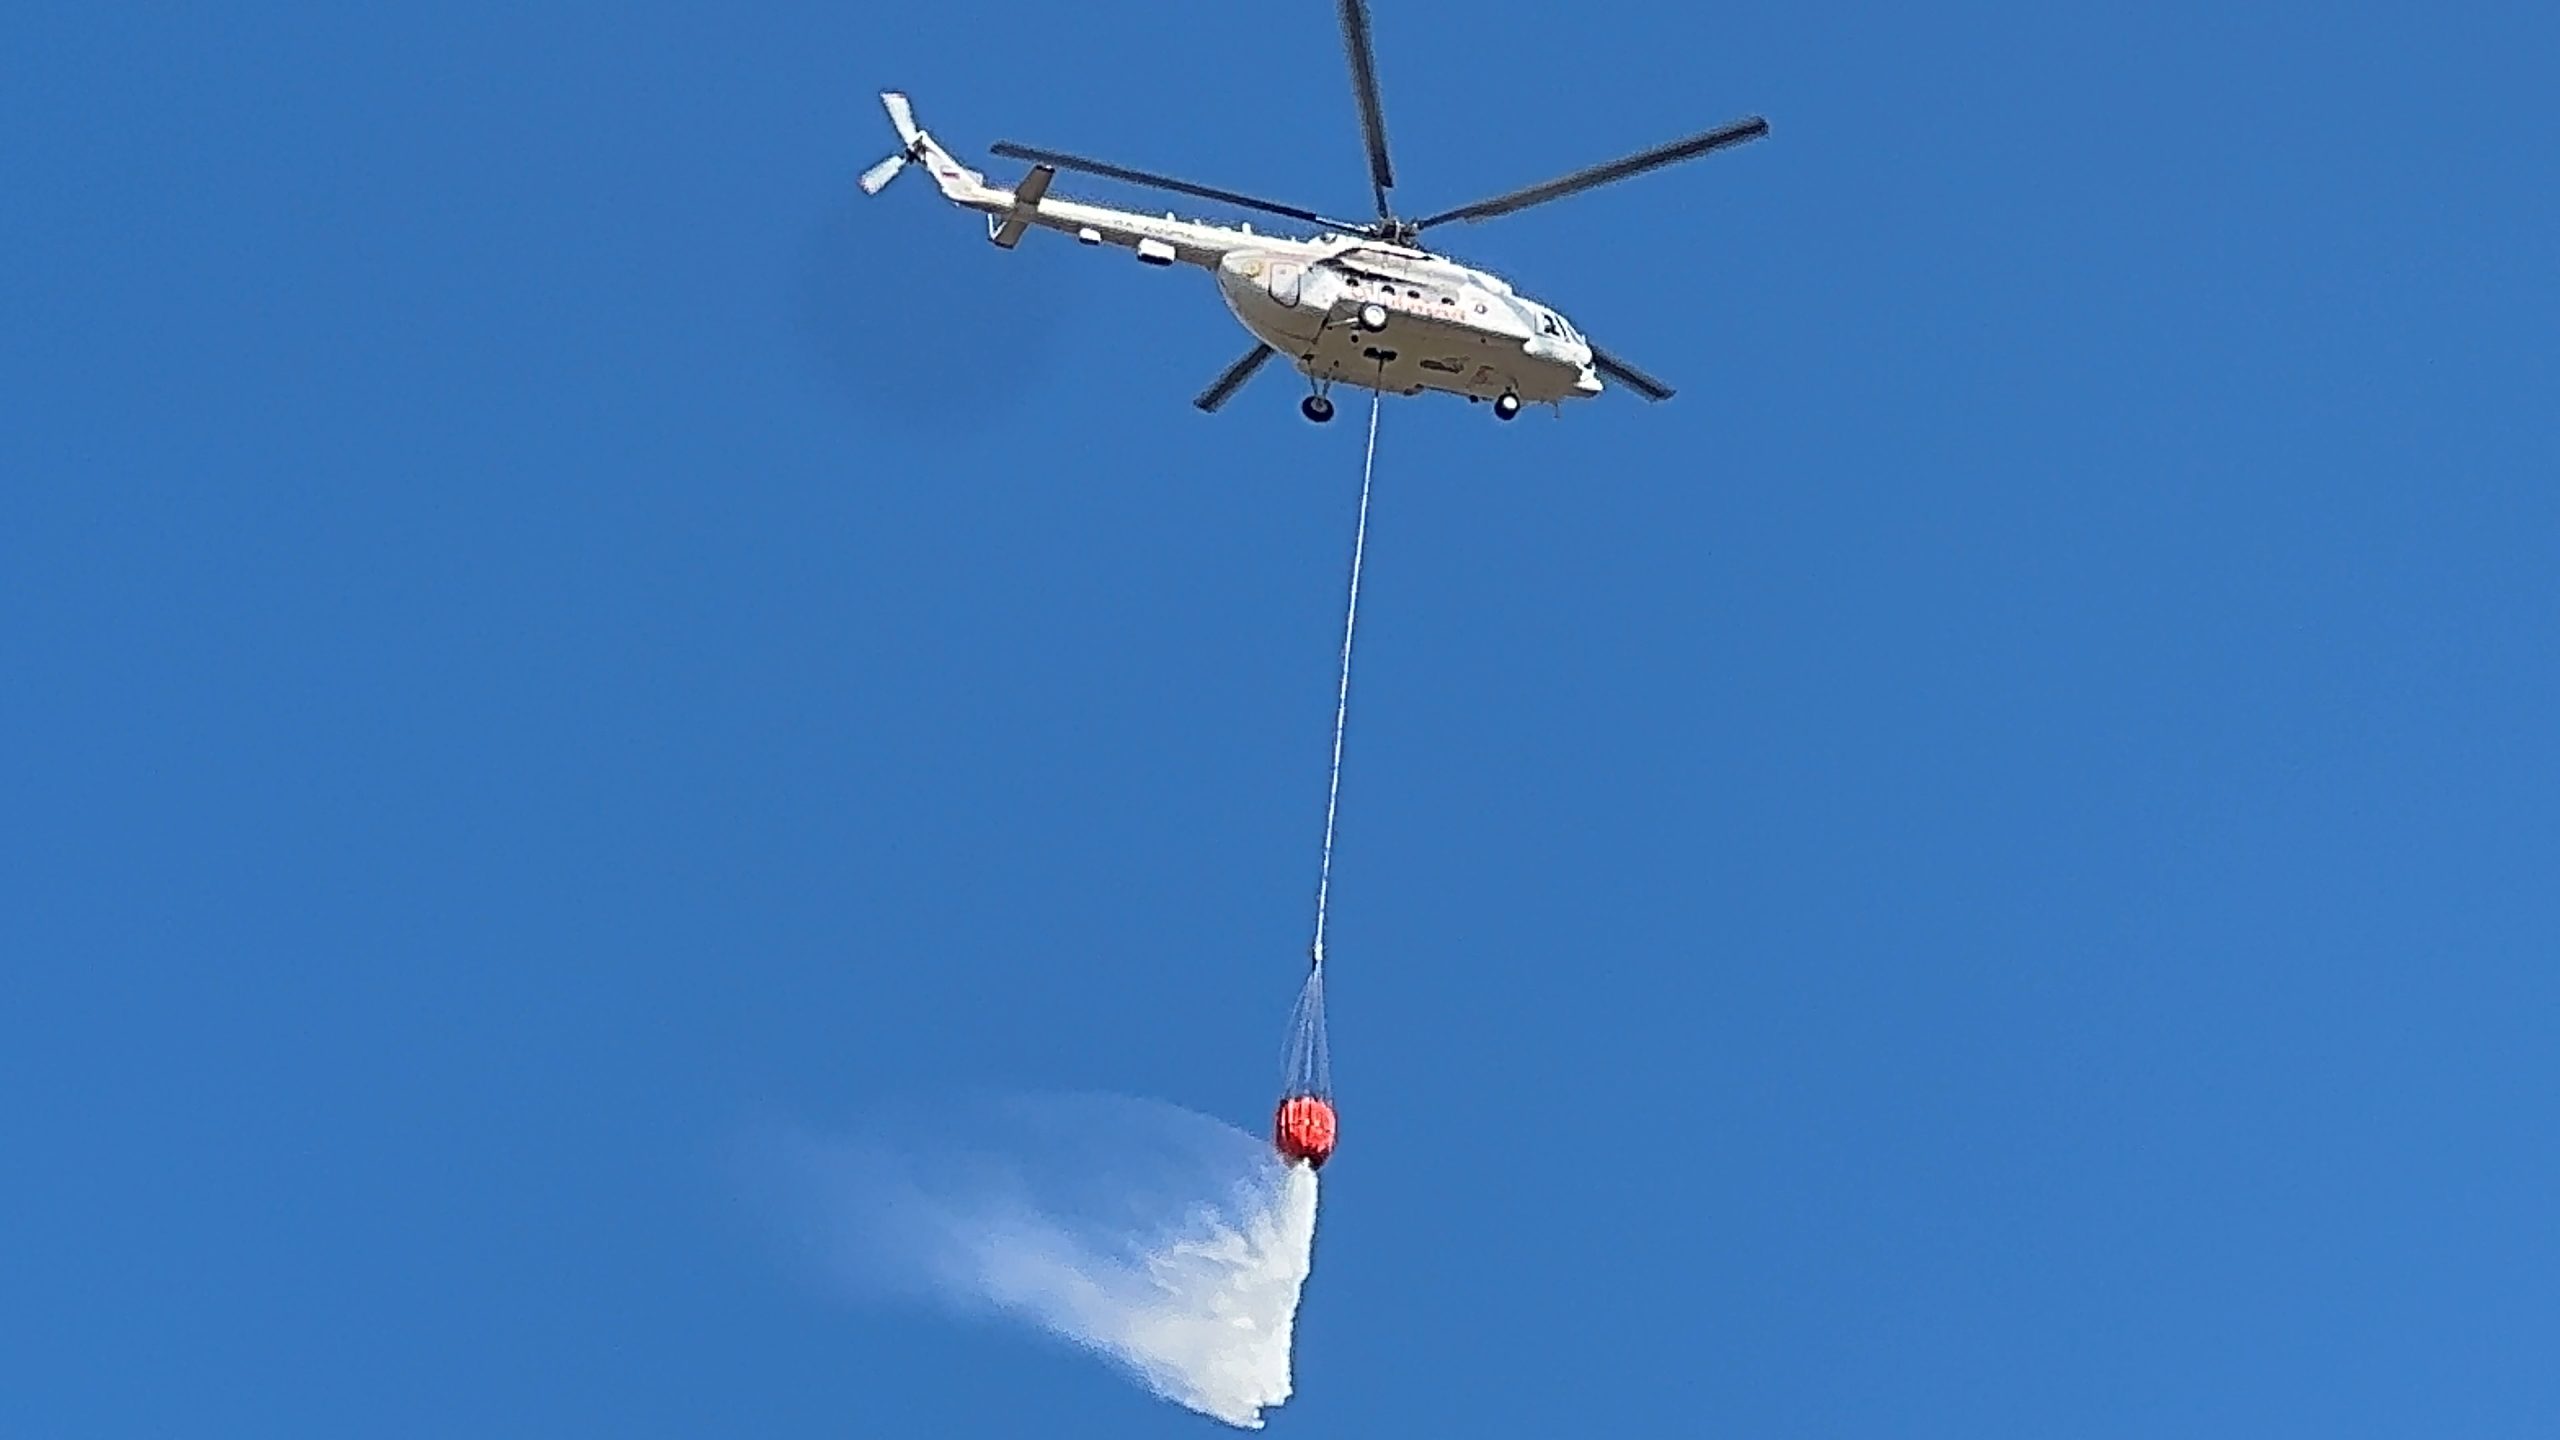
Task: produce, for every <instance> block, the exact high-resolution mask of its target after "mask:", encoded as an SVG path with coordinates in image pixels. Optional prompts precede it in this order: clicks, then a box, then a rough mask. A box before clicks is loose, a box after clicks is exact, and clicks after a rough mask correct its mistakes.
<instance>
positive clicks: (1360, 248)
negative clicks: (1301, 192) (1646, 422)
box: [861, 0, 1769, 424]
mask: <svg viewBox="0 0 2560 1440" xmlns="http://www.w3.org/2000/svg"><path fill="white" fill-rule="evenodd" d="M1339 3H1340V6H1341V21H1342V41H1343V49H1344V51H1345V53H1346V54H1347V56H1348V58H1349V60H1350V66H1351V89H1352V96H1353V99H1354V100H1355V101H1356V102H1357V104H1358V106H1359V111H1360V133H1361V139H1362V141H1363V142H1364V143H1365V144H1366V146H1367V148H1368V158H1369V184H1370V191H1371V195H1372V198H1373V199H1374V200H1375V201H1376V203H1377V211H1378V218H1377V219H1375V220H1371V221H1343V220H1336V219H1331V218H1328V217H1327V216H1325V215H1323V214H1321V213H1319V212H1317V211H1314V210H1309V209H1305V208H1303V207H1300V206H1295V205H1283V204H1279V203H1277V202H1274V201H1270V200H1263V199H1259V198H1256V197H1254V196H1251V195H1246V194H1241V193H1238V192H1236V191H1233V190H1224V189H1219V188H1217V187H1214V186H1209V185H1199V184H1194V183H1192V182H1190V181H1188V180H1181V179H1176V178H1174V177H1172V176H1168V175H1159V174H1154V173H1151V172H1149V171H1144V170H1136V169H1131V168H1129V167H1127V166H1123V165H1113V164H1108V163H1105V162H1103V161H1099V160H1091V159H1086V158H1084V157H1083V156H1079V155H1071V154H1068V153H1066V152H1064V151H1060V150H1047V149H1042V148H1039V147H1036V146H1031V145H1017V144H1014V143H1012V142H1011V141H1003V142H999V143H998V144H996V145H994V146H993V147H991V149H992V151H993V153H995V154H996V155H999V156H1002V157H1004V158H1006V159H1009V160H1021V161H1027V162H1029V163H1030V165H1031V170H1030V173H1029V174H1027V175H1025V176H1024V177H1023V178H1022V180H1021V181H1020V182H1018V183H1016V184H1015V185H1013V186H1011V187H1009V188H1008V187H1004V186H998V185H991V184H989V183H988V181H987V177H986V176H985V175H983V174H981V173H980V172H978V171H976V170H972V169H970V168H969V167H967V166H965V165H963V164H961V163H960V162H959V160H957V159H956V158H954V157H953V156H952V154H951V152H950V151H948V150H946V149H944V148H943V147H942V146H941V144H940V143H938V142H937V141H935V140H934V138H933V137H932V136H931V135H929V134H927V133H926V132H925V131H923V130H922V129H919V128H918V127H917V125H916V120H915V112H914V107H913V106H912V105H911V104H910V103H909V101H908V99H907V97H906V96H905V95H903V94H900V93H897V92H895V91H889V92H884V93H883V94H882V95H881V97H880V102H881V105H882V107H883V108H884V109H886V110H887V111H888V114H889V122H890V124H891V125H892V126H893V127H894V128H895V129H896V131H897V134H898V143H899V149H898V150H897V152H896V153H895V154H892V155H890V156H889V157H888V158H887V159H885V160H882V161H881V162H880V163H879V164H877V165H874V166H872V167H871V169H870V170H868V171H866V172H864V174H863V176H862V179H861V185H862V189H863V192H864V193H865V194H871V195H877V194H879V193H880V191H881V190H882V189H883V188H884V187H886V186H887V185H888V184H889V182H890V181H892V180H894V179H896V178H897V175H898V173H899V172H900V171H901V170H903V169H905V168H906V167H907V166H908V165H909V164H910V163H920V164H922V165H923V166H924V168H925V170H926V172H927V173H928V174H930V175H932V177H933V180H934V183H935V184H936V185H938V186H939V187H941V190H942V193H943V196H944V197H945V198H946V199H948V200H950V201H951V202H952V203H954V204H956V205H960V206H962V207H964V208H967V209H970V210H975V211H979V212H981V213H983V214H984V215H985V216H986V217H987V238H988V239H989V240H990V241H992V242H994V243H995V244H996V245H997V246H998V247H1000V248H1003V249H1007V250H1010V249H1012V248H1013V247H1014V246H1016V245H1018V244H1020V243H1021V241H1022V237H1023V235H1024V234H1026V233H1027V232H1028V231H1029V230H1030V229H1031V228H1032V227H1034V226H1037V227H1039V228H1041V229H1044V230H1056V231H1062V232H1064V233H1066V234H1070V235H1073V236H1074V237H1075V238H1076V239H1077V240H1078V241H1080V242H1082V243H1083V244H1086V245H1096V246H1099V245H1111V246H1117V247H1120V248H1122V249H1127V250H1130V251H1133V252H1135V254H1136V255H1137V258H1138V259H1139V260H1140V261H1141V262H1143V263H1145V264H1148V265H1156V266H1173V265H1177V264H1182V265H1197V266H1199V267H1201V268H1203V269H1205V270H1208V271H1209V272H1210V273H1211V274H1212V275H1214V276H1215V277H1216V279H1217V284H1218V289H1219V292H1220V294H1221V295H1222V296H1223V297H1224V298H1225V300H1226V302H1227V307H1228V308H1229V309H1230V310H1232V311H1234V312H1235V317H1236V319H1237V320H1238V321H1239V322H1240V323H1242V324H1243V326H1244V328H1245V329H1246V330H1247V331H1249V332H1251V333H1252V335H1253V337H1254V342H1255V343H1254V347H1253V349H1251V350H1250V351H1247V352H1246V353H1245V355H1244V357H1243V358H1242V359H1240V360H1238V361H1236V362H1235V363H1234V364H1233V365H1230V366H1228V367H1227V369H1226V371H1225V373H1223V374H1221V375H1220V376H1218V378H1217V379H1216V380H1214V381H1212V382H1210V385H1209V387H1208V388H1207V389H1205V390H1203V391H1201V392H1200V394H1199V395H1198V396H1197V397H1196V398H1195V399H1194V400H1193V401H1192V403H1193V404H1194V405H1195V406H1197V407H1199V408H1200V409H1201V410H1203V411H1209V412H1214V411H1216V410H1217V409H1218V408H1219V407H1220V406H1222V405H1224V404H1226V403H1227V401H1228V399H1229V398H1230V397H1232V396H1233V395H1234V394H1235V393H1236V392H1237V391H1238V390H1240V389H1242V388H1243V386H1244V384H1245V382H1246V381H1248V380H1251V379H1252V378H1253V376H1254V374H1255V372H1257V371H1259V370H1260V369H1261V368H1262V366H1263V365H1264V363H1265V362H1267V361H1269V360H1270V359H1271V357H1272V356H1274V355H1287V356H1289V357H1290V359H1291V361H1292V362H1293V363H1294V364H1295V365H1296V367H1297V369H1298V371H1299V372H1300V373H1301V374H1303V375H1304V376H1306V377H1307V379H1308V380H1309V381H1310V382H1311V385H1312V393H1310V394H1309V395H1307V397H1306V398H1305V399H1303V400H1302V401H1300V402H1299V410H1300V412H1301V413H1302V414H1304V415H1305V416H1306V417H1307V419H1309V420H1311V421H1314V422H1316V423H1318V424H1322V423H1324V422H1325V421H1328V420H1330V419H1332V418H1333V413H1334V409H1333V401H1332V399H1331V398H1330V392H1331V390H1332V388H1333V386H1334V385H1335V384H1336V383H1337V382H1341V383H1348V384H1350V385H1352V386H1354V387H1355V388H1359V389H1369V390H1377V391H1381V392H1384V393H1387V394H1395V395H1419V394H1421V393H1423V392H1424V391H1426V390H1431V391H1440V392H1444V393H1447V394H1451V395H1463V396H1465V397H1467V399H1468V400H1469V401H1471V402H1477V403H1482V402H1485V401H1490V402H1492V405H1493V413H1494V414H1495V416H1497V417H1498V418H1500V419H1503V420H1509V419H1512V418H1513V417H1515V416H1517V415H1518V414H1519V413H1520V409H1521V407H1522V406H1523V405H1526V404H1552V405H1555V406H1557V408H1558V413H1562V402H1564V401H1566V400H1579V399H1588V398H1590V397H1592V396H1596V395H1598V394H1600V393H1601V392H1602V391H1603V390H1604V389H1605V388H1607V387H1606V385H1605V384H1604V383H1603V380H1602V377H1604V376H1605V377H1607V379H1608V380H1611V381H1615V382H1617V383H1618V384H1620V385H1623V386H1625V387H1626V388H1627V389H1629V390H1632V391H1634V392H1635V393H1636V394H1638V395H1641V396H1643V397H1644V398H1646V399H1647V400H1651V401H1662V400H1668V399H1670V398H1671V395H1672V390H1671V387H1670V386H1668V385H1665V384H1663V383H1662V382H1661V381H1659V380H1656V379H1654V378H1653V377H1652V376H1650V375H1647V374H1646V373H1644V372H1643V371H1641V370H1638V369H1637V368H1636V367H1634V366H1633V365H1630V364H1628V363H1627V362H1626V361H1624V360H1621V359H1619V358H1618V357H1617V356H1615V355H1612V354H1610V353H1609V352H1608V351H1606V350H1603V349H1601V348H1600V347H1599V346H1598V345H1596V344H1594V343H1592V342H1591V341H1590V340H1589V339H1587V338H1585V337H1584V336H1583V335H1582V333H1581V332H1580V331H1578V330H1576V329H1575V328H1574V326H1573V323H1572V322H1571V321H1569V320H1567V319H1565V317H1564V316H1563V315H1562V314H1561V313H1559V312H1557V311H1556V310H1555V309H1553V308H1552V307H1549V306H1547V305H1544V304H1541V303H1539V302H1538V301H1536V300H1533V299H1530V298H1529V297H1527V296H1525V295H1522V294H1520V293H1519V292H1517V291H1515V290H1513V289H1512V288H1511V285H1510V283H1509V282H1508V281H1506V280H1504V279H1503V278H1502V277H1500V276H1498V275H1495V274H1493V273H1492V272H1490V271H1487V270H1482V269H1478V268H1476V267H1474V266H1470V265H1466V264H1462V263H1460V262H1458V261H1456V260H1452V259H1450V258H1449V257H1447V256H1445V255H1439V254H1435V253H1433V252H1431V251H1429V250H1426V249H1423V248H1421V246H1420V244H1419V240H1420V237H1421V235H1422V233H1423V232H1424V231H1426V230H1430V229H1433V228H1435V227H1438V226H1441V225H1446V224H1450V223H1453V222H1466V223H1475V222H1481V221H1485V220H1491V219H1494V218H1496V217H1498V216H1503V215H1510V214H1514V213H1516V212H1518V211H1522V210H1526V209H1528V208H1530V207H1531V206H1535V205H1544V204H1547V203H1548V202H1550V201H1554V200H1561V199H1563V198H1564V197H1566V196H1568V195H1575V194H1579V193H1581V192H1582V191H1585V190H1589V189H1593V188H1595V187H1597V186H1601V185H1608V184H1612V183H1614V182H1616V181H1620V180H1625V179H1629V178H1632V177H1634V176H1637V175H1641V174H1644V173H1646V172H1647V171H1651V170H1657V169H1660V168H1661V167H1663V166H1665V165H1671V164H1675V163H1677V162H1679V161H1682V160H1689V159H1694V158H1696V157H1697V156H1700V155H1705V154H1709V153H1711V152H1713V151H1717V150H1722V149H1725V148H1727V147H1729V146H1734V145H1740V144H1742V143H1744V142H1746V141H1751V140H1757V139H1759V138H1760V137H1761V136H1763V135H1766V134H1768V133H1769V122H1768V121H1766V120H1764V119H1761V118H1760V117H1758V116H1752V117H1749V118H1747V119H1743V120H1738V121H1735V122H1733V123H1732V124H1729V125H1723V126H1719V127H1717V128H1716V129H1713V130H1707V131H1703V132H1701V133H1699V134H1696V135H1692V136H1689V137H1687V138H1685V139H1681V140H1674V141H1671V142H1670V143H1668V144H1664V145H1657V146H1655V147H1653V148H1652V149H1649V150H1640V151H1638V152H1636V153H1635V154H1632V155H1628V156H1624V157H1622V158H1620V159H1616V160H1610V161H1606V162H1604V163H1602V164H1598V165H1592V166H1587V167H1585V168H1583V169H1580V170H1575V171H1573V172H1571V173H1569V174H1566V175H1562V176H1559V177H1557V178H1555V179H1553V180H1548V181H1545V182H1543V183H1541V184H1537V185H1531V186H1527V187H1525V188H1523V189H1519V190H1513V191H1510V192H1508V193H1505V194H1502V195H1497V196H1494V197H1493V198H1491V199H1488V200H1479V201H1476V202H1475V203H1474V204H1471V205H1461V206H1458V207H1457V208H1455V209H1452V210H1443V211H1440V212H1439V213H1437V214H1433V215H1427V216H1424V217H1423V218H1421V219H1419V220H1407V219H1402V218H1399V217H1398V216H1397V214H1396V213H1395V210H1394V207H1393V206H1392V205H1391V204H1389V202H1388V197H1387V192H1388V191H1389V190H1390V189H1392V188H1394V185H1395V170H1394V167H1393V165H1392V164H1391V163H1390V161H1389V159H1388V155H1387V133H1386V120H1385V113H1384V111H1383V110H1382V108H1381V106H1380V103H1379V98H1378V67H1377V59H1376V56H1375V55H1374V54H1373V52H1372V48H1371V45H1370V27H1369V6H1368V0H1339ZM1061 170H1065V171H1072V172H1075V173H1078V174H1084V175H1093V176H1099V177H1102V178H1104V179H1109V180H1118V181H1122V182H1125V183H1128V184H1132V185H1138V186H1143V187H1147V188H1150V189H1156V190H1162V191H1166V192H1169V193H1172V194H1178V195H1188V196H1192V197H1195V198H1198V199H1203V200H1213V201H1217V202H1219V203H1220V204H1223V205H1230V206H1235V207H1239V208H1242V209H1248V210H1259V211H1262V212H1264V213H1266V214H1272V215H1279V216H1283V217H1285V218H1287V219H1291V220H1295V221H1299V222H1302V223H1304V224H1309V225H1315V226H1320V227H1322V233H1320V234H1318V235H1316V236H1314V237H1313V238H1310V239H1293V238H1288V237H1284V236H1278V235H1261V234H1256V233H1255V232H1254V230H1253V227H1252V226H1251V225H1249V224H1238V225H1217V224H1210V223H1206V222H1198V221H1188V220H1181V219H1177V218H1175V217H1174V216H1173V215H1172V214H1171V213H1170V212H1168V213H1166V214H1164V215H1163V216H1161V217H1159V216H1153V215H1145V214H1140V213H1137V212H1135V211H1129V210H1119V209H1113V208H1110V207H1108V206H1102V205H1090V204H1085V203H1082V202H1078V201H1073V200H1068V199H1065V198H1062V197H1052V196H1051V195H1050V193H1049V187H1050V184H1051V182H1052V181H1054V180H1055V179H1056V178H1057V175H1058V172H1059V171H1061Z"/></svg>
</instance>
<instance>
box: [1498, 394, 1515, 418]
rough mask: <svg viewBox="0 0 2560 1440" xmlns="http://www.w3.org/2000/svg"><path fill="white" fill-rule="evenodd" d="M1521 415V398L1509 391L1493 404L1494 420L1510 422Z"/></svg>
mask: <svg viewBox="0 0 2560 1440" xmlns="http://www.w3.org/2000/svg"><path fill="white" fill-rule="evenodd" d="M1519 413H1520V397H1519V396H1517V395H1514V394H1511V393H1510V392H1509V391H1505V392H1503V395H1502V398H1501V399H1499V400H1496V401H1494V402H1493V418H1495V419H1496V420H1508V419H1510V418H1512V417H1513V416H1515V415H1517V414H1519Z"/></svg>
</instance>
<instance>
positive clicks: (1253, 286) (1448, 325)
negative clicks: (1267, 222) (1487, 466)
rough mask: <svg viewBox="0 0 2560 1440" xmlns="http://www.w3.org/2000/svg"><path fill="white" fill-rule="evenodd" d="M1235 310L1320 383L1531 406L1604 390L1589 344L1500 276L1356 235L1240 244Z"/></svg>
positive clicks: (1228, 292)
mask: <svg viewBox="0 0 2560 1440" xmlns="http://www.w3.org/2000/svg"><path fill="white" fill-rule="evenodd" d="M1217 277H1218V289H1219V292H1220V293H1221V294H1222V295H1223V296H1225V298H1226V302H1227V308H1229V309H1230V310H1232V311H1234V312H1235V316H1236V319H1237V320H1239V321H1241V322H1242V323H1243V325H1244V327H1245V328H1246V329H1247V330H1250V331H1252V332H1253V333H1254V335H1255V337H1256V338H1258V339H1260V340H1261V341H1262V343H1264V344H1266V345H1268V346H1270V347H1271V348H1272V349H1274V350H1276V351H1278V352H1279V353H1280V354H1282V355H1285V356H1288V357H1290V358H1291V359H1292V360H1294V361H1295V362H1296V364H1297V367H1298V369H1299V371H1300V372H1301V373H1303V374H1305V375H1307V376H1308V377H1310V378H1311V379H1313V380H1314V381H1315V382H1316V384H1317V386H1318V387H1319V388H1322V387H1326V386H1330V385H1332V384H1334V383H1335V382H1337V381H1340V382H1344V383H1348V384H1351V385H1356V386H1360V387H1362V388H1367V389H1379V390H1385V391H1388V392H1389V393H1391V394H1400V395H1419V394H1421V393H1422V392H1423V391H1425V390H1439V391H1445V392H1447V393H1449V394H1452V395H1464V396H1466V397H1468V398H1469V399H1471V400H1497V399H1500V398H1501V397H1502V396H1504V395H1511V396H1515V397H1517V398H1518V399H1519V400H1521V401H1524V402H1527V403H1532V404H1545V403H1552V402H1558V401H1564V400H1576V399H1584V398H1587V397H1590V396H1593V395H1597V394H1599V393H1600V390H1601V384H1600V378H1599V376H1598V375H1597V374H1596V373H1594V372H1593V370H1592V368H1591V350H1590V347H1589V345H1588V344H1586V343H1585V342H1584V341H1583V339H1582V337H1581V336H1580V335H1579V334H1578V333H1576V332H1575V330H1574V329H1573V326H1572V325H1571V324H1570V323H1569V322H1567V321H1566V320H1565V318H1564V317H1563V316H1561V315H1559V314H1557V313H1556V312H1555V311H1553V310H1551V309H1549V308H1547V307H1546V306H1544V305H1540V304H1538V303H1537V302H1535V301H1532V300H1529V299H1526V298H1524V297H1522V296H1521V295H1519V294H1517V293H1516V292H1514V291H1513V290H1512V288H1511V286H1510V285H1509V284H1508V283H1506V282H1505V281H1504V280H1503V279H1502V278H1501V277H1500V276H1497V275H1493V274H1490V273H1488V272H1486V271H1483V270H1478V269H1474V268H1472V267H1469V266H1465V265H1460V264H1458V263H1456V262H1455V261H1452V260H1448V259H1445V258H1443V257H1440V256H1437V255H1431V254H1428V253H1425V252H1422V251H1416V250H1409V249H1406V248H1405V247H1402V246H1391V245H1386V244H1383V243H1381V242H1378V241H1373V240H1368V239H1365V238H1363V237H1359V236H1348V235H1327V236H1322V237H1319V238H1318V239H1316V240H1313V241H1306V242H1298V243H1293V244H1288V245H1285V246H1267V247H1265V246H1257V247H1253V248H1240V249H1236V250H1231V251H1229V252H1227V254H1226V255H1225V256H1223V257H1222V258H1221V259H1220V261H1219V263H1218V267H1217Z"/></svg>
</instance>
